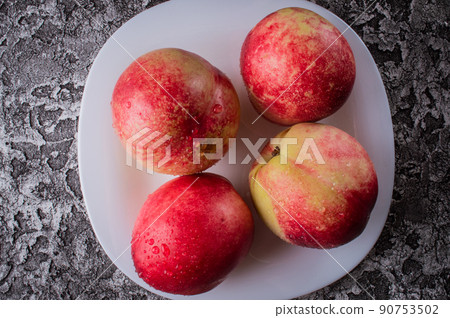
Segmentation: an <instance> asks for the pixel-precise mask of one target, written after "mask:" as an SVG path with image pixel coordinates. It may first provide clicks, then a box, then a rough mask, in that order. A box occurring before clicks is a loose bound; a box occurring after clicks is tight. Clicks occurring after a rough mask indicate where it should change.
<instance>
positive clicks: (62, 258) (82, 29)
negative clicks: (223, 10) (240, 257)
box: [0, 0, 450, 299]
mask: <svg viewBox="0 0 450 318" xmlns="http://www.w3.org/2000/svg"><path fill="white" fill-rule="evenodd" d="M79 2H80V3H81V5H82V6H83V7H79V6H78V5H77V4H76V3H75V2H74V1H73V0H58V1H16V2H14V1H3V2H1V4H0V101H1V108H0V138H1V139H0V299H36V298H38V299H48V298H50V299H60V298H62V299H71V298H76V297H77V296H78V295H79V294H80V293H81V292H82V291H84V290H85V288H86V287H87V286H89V284H91V282H93V281H94V280H95V278H96V277H97V276H98V275H99V274H100V273H101V272H102V271H103V270H104V269H106V268H107V267H108V266H109V264H110V260H109V258H108V257H107V256H106V255H105V253H104V252H103V250H102V248H101V247H100V245H99V244H98V242H97V240H96V238H95V235H94V233H93V230H92V228H91V226H90V223H89V220H88V218H87V214H86V209H85V206H84V203H83V197H82V193H81V190H80V183H79V179H78V170H77V123H78V115H79V110H80V101H81V96H82V92H83V88H84V83H85V79H86V77H87V74H88V71H89V68H90V66H91V64H92V62H93V60H94V58H95V56H96V54H97V53H98V51H99V50H100V48H101V47H102V45H103V44H104V43H105V41H106V40H107V39H108V37H109V36H110V34H112V32H114V31H115V30H116V29H117V28H118V27H120V26H121V25H122V24H123V23H124V22H125V21H127V20H128V19H130V18H132V17H133V16H134V15H136V14H137V13H139V12H141V11H142V10H145V9H147V8H150V7H151V6H153V5H155V4H157V3H158V2H161V1H120V2H119V1H118V2H113V1H109V0H95V1H88V0H84V1H81V0H80V1H79ZM317 3H318V4H320V5H322V6H324V7H325V8H327V9H329V10H331V11H332V12H334V13H336V14H337V15H338V16H339V17H341V18H342V19H343V20H345V21H346V22H347V23H349V24H350V23H352V22H353V21H354V19H355V18H356V17H357V16H358V15H359V14H360V13H361V12H362V11H364V9H365V7H366V6H367V5H368V3H369V1H348V2H347V1H338V0H330V1H323V0H320V1H317ZM93 17H95V19H96V20H98V21H100V22H101V24H102V27H99V26H98V25H97V24H96V23H95V22H94V21H93ZM449 20H450V19H449V8H448V3H445V1H444V0H431V1H430V0H428V1H427V0H414V1H411V2H408V1H388V2H386V1H379V2H377V4H376V5H374V6H373V7H372V8H371V9H370V10H369V11H368V12H367V13H366V14H364V15H363V16H362V18H361V19H360V20H359V21H358V22H357V23H356V24H355V25H353V28H354V29H355V31H356V32H357V33H358V34H359V35H360V37H361V38H362V39H363V41H364V42H365V43H366V45H367V46H368V48H369V50H370V51H371V53H372V55H373V56H374V58H375V61H376V63H377V65H378V67H379V70H380V72H381V76H382V78H383V81H384V83H385V86H386V90H387V95H388V98H389V102H390V106H391V112H392V120H393V123H394V132H395V145H396V177H395V189H394V193H393V201H392V207H391V210H390V214H389V218H388V221H387V224H386V226H385V228H384V230H383V233H382V235H381V237H380V239H379V241H378V243H377V244H376V246H375V248H374V249H373V250H372V251H371V252H370V254H369V255H368V256H367V257H366V258H365V260H364V261H363V262H362V263H361V264H360V265H359V266H358V267H357V268H356V269H355V270H354V271H353V272H352V275H353V276H354V277H355V278H357V279H358V281H359V282H360V284H361V285H362V286H364V288H366V289H367V290H368V291H369V292H370V293H372V294H373V295H375V297H376V298H377V299H388V298H389V299H419V298H420V299H448V297H449V274H450V270H449V222H448V220H449V217H448V212H449V193H450V191H449V189H450V187H449V135H450V130H449V113H450V107H449V90H448V87H449V70H450V66H449V36H450V30H449V25H448V21H449ZM150 31H151V30H150ZM367 297H368V296H367V294H366V293H364V292H363V291H362V290H361V289H360V288H359V287H358V286H357V285H355V283H354V281H353V280H352V279H351V278H350V277H348V276H347V277H344V278H343V279H341V280H340V281H338V282H336V283H334V284H333V285H331V286H328V287H326V288H324V289H322V290H319V291H317V292H315V293H312V294H310V295H307V296H305V297H303V298H307V299H355V298H363V299H365V298H367ZM82 298H90V299H103V298H109V299H130V298H133V299H135V298H139V299H142V298H143V299H157V298H159V297H158V296H155V295H153V294H151V293H149V292H147V291H146V290H144V289H142V288H140V287H138V286H137V285H136V284H134V283H133V282H131V281H130V280H129V279H128V278H127V277H125V276H124V275H123V274H122V273H121V272H120V271H119V270H117V269H116V268H115V267H114V266H113V267H111V268H110V269H109V270H107V271H106V273H105V274H104V275H103V276H101V277H100V279H99V280H97V281H95V282H94V284H93V286H92V287H91V288H90V289H88V290H87V291H86V292H85V293H84V294H83V295H82Z"/></svg>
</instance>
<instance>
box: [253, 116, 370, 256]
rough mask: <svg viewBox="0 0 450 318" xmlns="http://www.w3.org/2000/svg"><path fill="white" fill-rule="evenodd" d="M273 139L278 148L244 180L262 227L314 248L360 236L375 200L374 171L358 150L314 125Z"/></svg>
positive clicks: (268, 149) (266, 152) (336, 132)
mask: <svg viewBox="0 0 450 318" xmlns="http://www.w3.org/2000/svg"><path fill="white" fill-rule="evenodd" d="M277 137H278V138H282V139H281V142H280V143H279V146H275V145H274V144H268V145H266V146H265V148H264V149H263V151H262V153H261V155H262V157H263V158H264V159H265V161H266V162H267V163H266V164H258V162H255V163H254V165H253V167H252V170H251V172H250V175H249V182H250V190H251V195H252V199H253V202H254V204H255V207H256V209H257V211H258V212H259V214H260V216H261V218H262V219H263V220H264V222H265V223H266V225H267V226H268V227H269V228H270V229H271V230H272V231H273V232H274V233H275V234H276V235H278V236H279V237H280V238H281V239H283V240H285V241H286V242H289V243H292V244H296V245H300V246H306V247H315V248H319V247H320V248H332V247H336V246H339V245H342V244H345V243H347V242H349V241H351V240H353V239H354V238H355V237H357V236H358V235H359V234H361V232H362V231H363V230H364V228H365V226H366V224H367V222H368V220H369V216H370V212H371V211H372V208H373V206H374V204H375V201H376V198H377V194H378V182H377V175H376V173H375V169H374V166H373V164H372V162H371V160H370V158H369V156H368V154H367V152H366V151H365V150H364V148H363V147H362V146H361V144H359V143H358V142H357V141H356V139H355V138H353V137H351V136H350V135H348V134H347V133H345V132H344V131H342V130H340V129H338V128H335V127H332V126H328V125H322V124H315V123H302V124H297V125H294V126H292V127H291V128H288V129H286V130H285V131H283V132H281V133H280V134H279V135H278V136H277ZM289 138H291V139H289ZM306 141H308V142H306ZM295 143H296V144H295ZM305 145H306V147H305ZM277 147H278V148H277ZM283 149H285V151H283ZM302 157H303V158H302Z"/></svg>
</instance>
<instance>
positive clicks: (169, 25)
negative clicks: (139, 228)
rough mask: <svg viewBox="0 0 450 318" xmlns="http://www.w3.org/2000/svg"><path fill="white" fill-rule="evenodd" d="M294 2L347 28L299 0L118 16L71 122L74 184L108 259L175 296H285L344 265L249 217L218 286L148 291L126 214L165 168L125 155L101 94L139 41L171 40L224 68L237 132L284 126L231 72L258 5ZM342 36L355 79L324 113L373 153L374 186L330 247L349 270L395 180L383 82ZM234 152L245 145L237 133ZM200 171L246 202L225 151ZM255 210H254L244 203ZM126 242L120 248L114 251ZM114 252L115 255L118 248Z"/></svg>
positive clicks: (381, 215) (193, 5)
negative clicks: (351, 230) (365, 205)
mask: <svg viewBox="0 0 450 318" xmlns="http://www.w3.org/2000/svg"><path fill="white" fill-rule="evenodd" d="M289 6H298V7H304V8H307V9H310V10H313V11H315V12H317V13H318V14H320V15H322V16H323V17H325V18H326V19H328V20H329V21H331V22H332V23H333V24H334V25H335V26H336V27H337V28H338V29H339V30H341V31H344V30H345V29H346V28H347V24H345V23H344V22H343V21H342V20H340V19H339V18H338V17H336V16H335V15H334V14H332V13H331V12H329V11H327V10H325V9H323V8H321V7H319V6H317V5H315V4H312V3H309V2H306V1H298V0H290V1H289V0H284V1H268V0H263V1H262V0H258V1H256V0H253V1H239V0H231V1H230V0H228V1H218V0H214V1H211V0H191V1H181V0H174V1H170V2H166V3H163V4H161V5H157V6H155V7H153V8H151V9H149V10H147V11H145V12H142V13H141V14H139V15H137V16H135V17H134V18H133V19H131V20H130V21H128V22H127V23H125V24H124V25H123V26H122V27H121V28H120V29H119V30H118V31H117V32H116V33H114V35H113V37H114V39H116V40H117V41H118V42H119V43H120V44H121V46H122V47H121V46H120V45H118V43H117V42H116V41H115V40H114V39H113V38H110V39H109V40H108V41H107V42H106V43H105V45H104V46H103V48H102V49H101V50H100V52H99V54H98V56H97V58H96V59H95V62H94V64H93V65H92V68H91V70H90V73H89V76H88V79H87V83H86V87H85V90H84V95H83V100H82V105H81V115H80V124H79V137H78V138H79V167H80V177H81V186H82V190H83V194H84V199H85V201H86V206H87V210H88V213H89V217H90V220H91V223H92V226H93V228H94V231H95V233H96V235H97V237H98V240H99V241H100V244H101V245H102V247H103V248H104V250H105V251H106V253H107V254H108V256H109V257H110V258H111V260H115V264H116V266H117V267H118V268H119V269H120V270H121V271H122V272H124V273H125V274H126V275H127V276H128V277H129V278H131V279H132V280H133V281H135V282H136V283H137V284H139V285H141V286H142V287H144V288H146V289H148V290H150V291H152V292H154V293H156V294H159V295H162V296H165V297H168V298H175V299H194V298H195V299H288V298H294V297H297V296H301V295H304V294H307V293H310V292H312V291H315V290H317V289H320V288H322V287H324V286H326V285H328V284H331V283H332V282H334V281H336V280H338V279H339V278H341V277H342V276H344V275H345V274H346V272H345V271H344V270H343V269H342V268H341V266H340V265H338V264H337V263H336V262H335V261H334V260H333V259H332V258H331V257H330V256H329V255H328V254H327V253H326V252H325V251H322V250H316V249H307V248H301V247H296V246H290V245H288V244H286V243H284V242H282V241H281V240H279V239H278V238H277V237H275V236H274V235H273V234H272V233H271V232H270V231H269V230H268V229H266V227H265V226H264V225H263V224H262V222H261V221H260V220H259V218H257V217H255V222H256V233H255V239H254V243H253V247H252V249H251V251H250V254H249V255H248V256H247V257H246V258H245V259H244V260H243V261H242V262H241V263H240V265H239V266H238V267H237V268H236V269H235V270H234V271H233V272H232V273H231V274H230V275H229V276H228V278H227V279H226V280H225V281H224V282H223V283H222V284H221V285H220V286H218V287H217V288H215V289H213V290H212V291H210V292H207V293H204V294H201V295H197V296H190V297H184V296H177V295H171V294H166V293H162V292H159V291H156V290H154V289H152V288H150V287H149V286H147V284H146V283H145V282H144V281H143V280H141V279H140V278H139V277H138V276H137V274H136V273H135V270H134V266H133V262H132V259H131V253H130V249H128V250H127V248H128V247H129V244H130V240H131V231H132V228H133V223H134V220H135V218H136V216H137V214H138V212H139V209H140V207H141V205H142V204H143V203H144V201H145V199H146V197H147V195H148V194H149V193H151V192H153V191H154V190H155V189H157V188H158V187H159V186H160V185H162V184H163V183H165V182H166V181H168V180H170V179H172V178H173V177H170V176H166V175H160V174H155V175H149V174H146V173H145V172H142V171H139V170H137V169H134V168H131V167H128V166H126V165H125V159H126V157H125V151H124V149H123V148H122V146H121V144H120V142H119V139H118V137H117V136H116V135H115V133H114V130H113V128H112V119H111V109H110V101H111V96H112V92H113V88H114V85H115V83H116V81H117V79H118V78H119V76H120V74H121V73H122V72H123V70H125V68H126V67H127V66H128V65H129V64H130V63H131V62H132V59H131V57H130V56H129V54H128V53H127V52H126V51H125V50H124V48H125V49H126V50H127V51H128V52H129V53H130V54H131V55H132V56H133V57H138V56H140V55H142V54H144V53H146V52H148V51H151V50H154V49H157V48H164V47H178V48H182V49H185V50H188V51H192V52H194V53H197V54H199V55H200V56H202V57H204V58H205V59H207V60H208V61H209V62H211V63H212V64H213V65H215V66H216V67H218V68H219V69H221V70H222V71H223V72H225V73H226V74H227V75H228V77H229V78H230V79H231V81H232V82H233V84H234V86H235V88H236V90H237V92H238V94H239V98H240V101H241V108H242V118H241V124H240V130H239V135H238V137H249V138H251V139H252V140H253V141H255V140H256V139H257V138H259V137H267V138H270V137H273V136H274V135H275V134H276V133H278V132H279V131H281V130H282V129H283V127H281V126H277V125H275V124H271V123H269V122H268V121H267V120H265V119H264V118H261V119H259V120H258V121H257V122H256V123H255V124H254V125H251V124H250V123H251V122H252V121H253V120H254V119H255V118H256V117H257V116H258V114H257V113H256V112H255V111H254V110H253V107H252V106H251V105H250V103H249V101H248V98H247V95H246V92H245V88H244V85H243V82H242V79H241V76H240V73H239V54H240V48H241V45H242V43H243V41H244V38H245V36H246V35H247V33H248V32H249V31H250V30H251V29H252V27H253V26H255V25H256V23H258V22H259V21H260V20H261V19H262V18H263V17H265V16H266V15H267V14H269V13H271V12H273V11H276V10H278V9H280V8H283V7H289ZM344 35H345V38H346V39H347V41H348V42H349V43H350V45H351V47H352V49H353V53H354V55H355V59H356V71H357V72H356V83H355V86H354V88H353V91H352V94H351V96H350V98H349V99H348V101H347V103H346V104H345V105H344V106H343V107H342V108H341V109H340V110H339V111H338V112H337V113H336V114H334V115H333V116H331V117H329V118H327V119H326V120H324V121H323V122H325V123H328V124H332V125H334V126H336V127H339V128H341V129H343V130H345V131H346V132H348V133H350V134H351V135H353V136H355V137H356V138H357V139H358V140H359V142H360V143H361V144H362V145H363V146H364V147H365V149H366V150H367V152H368V153H369V155H370V157H371V158H372V160H373V162H374V164H375V168H376V171H377V175H378V181H379V195H378V200H377V203H376V205H375V208H374V210H373V212H372V215H371V218H370V221H369V223H368V225H367V228H366V229H365V231H364V232H363V233H362V234H361V235H360V236H359V237H358V238H357V239H355V240H354V241H352V242H350V243H349V244H347V245H345V246H342V247H339V248H336V249H332V250H330V251H329V252H330V253H331V254H332V255H333V257H334V258H335V259H336V260H337V261H338V262H339V263H340V264H341V265H342V266H343V267H344V268H345V269H346V270H347V271H351V270H352V269H353V268H354V267H355V266H356V265H357V264H358V263H359V262H360V261H361V260H362V259H363V258H364V257H365V256H366V255H367V253H368V252H369V251H370V249H371V248H372V247H373V245H374V244H375V242H376V240H377V239H378V236H379V235H380V233H381V230H382V228H383V226H384V223H385V220H386V217H387V214H388V211H389V206H390V201H391V194H392V187H393V180H394V140H393V130H392V122H391V115H390V111H389V105H388V101H387V98H386V93H385V90H384V86H383V82H382V80H381V77H380V74H379V73H378V70H377V67H376V65H375V63H374V61H373V58H372V56H371V55H370V53H369V51H368V50H367V48H366V46H365V45H364V43H363V42H362V41H361V40H360V38H359V37H358V36H357V35H356V33H355V32H354V31H353V30H351V29H349V30H348V31H347V32H346V33H345V34H344ZM237 146H238V148H237V151H238V154H241V155H242V158H243V157H244V156H245V155H246V154H248V153H249V152H248V151H247V150H246V148H245V146H244V145H243V143H242V142H239V141H238V143H237ZM208 171H210V172H214V173H217V174H220V175H223V176H225V177H226V178H228V179H229V180H230V181H231V182H232V183H233V185H234V186H235V188H236V189H237V191H238V192H239V193H240V194H241V196H242V197H243V198H244V199H245V201H246V202H247V204H248V205H249V206H250V207H251V208H252V209H253V207H252V204H251V200H250V195H249V194H250V193H249V188H248V185H247V175H248V171H249V166H248V165H238V166H230V165H229V164H228V157H225V158H224V159H223V160H222V161H220V162H219V163H218V164H217V165H216V166H214V167H212V168H211V169H209V170H208ZM253 212H254V211H253ZM124 251H126V252H125V253H123V252H124ZM122 253H123V255H122V256H120V255H121V254H122Z"/></svg>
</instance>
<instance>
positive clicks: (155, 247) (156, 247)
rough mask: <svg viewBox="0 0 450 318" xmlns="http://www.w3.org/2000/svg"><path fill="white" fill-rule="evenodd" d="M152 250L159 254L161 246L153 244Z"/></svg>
mask: <svg viewBox="0 0 450 318" xmlns="http://www.w3.org/2000/svg"><path fill="white" fill-rule="evenodd" d="M152 252H153V254H158V253H159V247H158V246H153V247H152Z"/></svg>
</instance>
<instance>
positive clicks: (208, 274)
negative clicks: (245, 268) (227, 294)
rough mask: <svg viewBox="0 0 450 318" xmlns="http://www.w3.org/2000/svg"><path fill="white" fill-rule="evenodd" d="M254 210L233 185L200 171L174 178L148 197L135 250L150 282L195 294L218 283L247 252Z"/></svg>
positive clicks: (136, 263) (171, 290)
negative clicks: (251, 210) (199, 172)
mask: <svg viewBox="0 0 450 318" xmlns="http://www.w3.org/2000/svg"><path fill="white" fill-rule="evenodd" d="M253 230H254V225H253V217H252V214H251V212H250V210H249V208H248V207H247V205H246V204H245V202H244V201H243V200H242V198H241V197H240V196H239V194H238V193H237V192H236V190H235V189H234V188H233V186H232V185H231V183H230V182H229V181H228V180H227V179H225V178H223V177H221V176H218V175H215V174H211V173H202V174H198V175H190V176H182V177H178V178H176V179H173V180H171V181H169V182H167V183H165V184H164V185H162V186H161V187H160V188H158V189H157V190H156V191H155V192H153V193H152V194H150V195H149V196H148V199H147V200H146V202H145V204H144V205H143V207H142V209H141V211H140V213H139V215H138V217H137V219H136V222H135V225H134V229H133V233H132V245H131V253H132V258H133V262H134V266H135V268H136V272H137V273H138V275H139V277H141V278H142V279H143V280H144V281H145V282H146V283H147V284H149V285H150V286H152V287H153V288H155V289H158V290H160V291H163V292H167V293H171V294H181V295H195V294H200V293H204V292H207V291H209V290H211V289H212V288H214V287H216V286H217V285H219V284H220V283H221V282H222V281H223V280H224V279H225V278H226V276H227V275H228V274H229V273H230V272H231V271H232V270H233V268H235V267H236V265H237V264H238V263H239V261H240V260H241V259H242V258H243V257H244V256H245V255H246V254H247V253H248V251H249V249H250V245H251V243H252V240H253Z"/></svg>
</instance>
